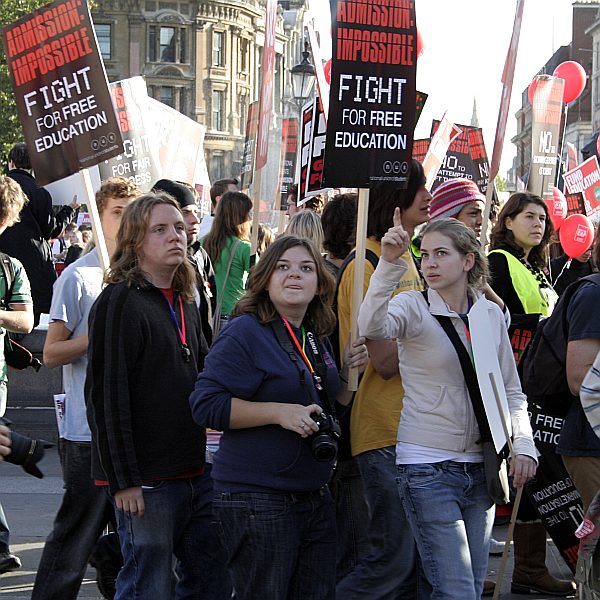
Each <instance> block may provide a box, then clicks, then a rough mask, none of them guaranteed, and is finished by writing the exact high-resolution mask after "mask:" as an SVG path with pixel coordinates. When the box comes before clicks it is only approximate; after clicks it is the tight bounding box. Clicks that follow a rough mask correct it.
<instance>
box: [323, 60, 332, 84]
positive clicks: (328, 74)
mask: <svg viewBox="0 0 600 600" xmlns="http://www.w3.org/2000/svg"><path fill="white" fill-rule="evenodd" d="M323 71H325V81H327V83H328V84H329V85H331V59H329V60H328V61H327V62H326V63H325V66H324V67H323Z"/></svg>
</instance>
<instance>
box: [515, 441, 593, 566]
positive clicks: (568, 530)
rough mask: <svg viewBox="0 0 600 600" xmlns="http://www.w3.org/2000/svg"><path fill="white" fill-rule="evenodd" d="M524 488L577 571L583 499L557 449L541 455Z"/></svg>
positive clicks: (560, 549)
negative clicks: (531, 478) (534, 473)
mask: <svg viewBox="0 0 600 600" xmlns="http://www.w3.org/2000/svg"><path fill="white" fill-rule="evenodd" d="M525 490H526V492H527V496H528V497H529V499H530V500H531V503H532V504H533V506H534V508H535V510H536V511H537V513H538V514H539V516H540V518H541V520H542V523H543V524H544V527H545V528H546V531H547V532H548V534H549V535H550V537H551V538H552V541H553V542H554V543H555V544H556V547H557V549H558V551H559V552H560V554H561V556H562V557H563V558H564V560H565V562H566V563H567V565H568V567H569V568H570V569H571V571H572V572H573V573H575V567H576V565H577V550H578V548H579V540H578V539H577V537H576V536H575V531H576V530H577V528H578V527H579V525H580V524H581V522H582V521H583V517H584V513H583V503H582V500H581V496H580V495H579V492H578V491H577V488H576V487H575V485H574V484H573V481H572V480H571V478H570V477H569V474H568V473H567V470H566V469H565V467H564V465H563V463H562V460H561V457H560V456H558V455H557V454H554V453H549V454H544V455H542V456H540V457H539V458H538V469H537V472H536V475H535V479H534V480H533V481H531V482H530V483H528V484H527V485H526V486H525Z"/></svg>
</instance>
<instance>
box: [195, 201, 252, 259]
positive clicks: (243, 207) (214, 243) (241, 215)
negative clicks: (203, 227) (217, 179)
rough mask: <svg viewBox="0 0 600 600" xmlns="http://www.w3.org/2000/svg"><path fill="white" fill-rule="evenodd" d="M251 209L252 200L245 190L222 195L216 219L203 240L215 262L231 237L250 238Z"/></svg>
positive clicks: (205, 247)
mask: <svg viewBox="0 0 600 600" xmlns="http://www.w3.org/2000/svg"><path fill="white" fill-rule="evenodd" d="M251 210H252V200H250V198H249V197H248V196H246V194H244V193H243V192H225V193H224V194H223V195H222V196H221V199H220V200H219V203H218V204H217V210H216V211H215V220H214V221H213V224H212V226H211V228H210V231H209V233H208V235H207V236H206V237H205V238H204V242H203V246H204V249H205V250H206V252H207V254H208V256H210V260H212V262H213V264H215V263H216V262H217V261H218V260H219V256H221V252H223V250H224V249H225V247H226V245H227V241H228V239H229V238H230V237H232V236H233V237H236V238H239V239H241V240H247V239H248V238H249V225H246V223H249V216H250V211H251Z"/></svg>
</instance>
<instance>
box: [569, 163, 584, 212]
mask: <svg viewBox="0 0 600 600" xmlns="http://www.w3.org/2000/svg"><path fill="white" fill-rule="evenodd" d="M573 168H575V167H573ZM565 199H566V201H567V216H569V215H586V214H587V213H586V211H585V200H584V198H583V194H582V193H581V192H577V193H575V194H568V193H567V194H565Z"/></svg>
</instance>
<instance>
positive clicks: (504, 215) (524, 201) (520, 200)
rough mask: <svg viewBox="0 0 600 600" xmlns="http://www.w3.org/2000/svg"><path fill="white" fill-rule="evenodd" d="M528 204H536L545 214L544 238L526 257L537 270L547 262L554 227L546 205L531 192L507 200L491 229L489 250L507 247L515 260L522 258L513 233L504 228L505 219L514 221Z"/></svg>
mask: <svg viewBox="0 0 600 600" xmlns="http://www.w3.org/2000/svg"><path fill="white" fill-rule="evenodd" d="M528 204H536V205H537V206H541V207H542V208H543V209H544V212H545V213H546V225H545V227H544V236H543V237H542V241H541V242H540V243H539V244H538V245H537V246H534V247H533V248H532V249H531V250H530V251H529V255H528V257H527V261H528V262H529V263H530V264H531V265H533V266H534V267H537V268H538V269H543V268H544V267H545V266H546V264H547V262H548V244H549V243H550V238H551V237H552V234H553V233H554V225H553V224H552V221H551V220H550V215H549V214H548V207H547V206H546V203H545V202H544V201H543V200H542V199H541V198H540V197H539V196H536V195H535V194H532V193H531V192H517V193H516V194H513V195H512V196H511V197H510V198H509V199H508V200H507V202H506V204H505V205H504V207H503V208H502V210H501V211H500V214H499V215H498V220H497V221H496V224H495V225H494V228H493V229H492V234H491V240H490V241H491V243H490V249H491V250H495V249H496V248H499V247H501V246H509V247H510V248H512V250H513V251H514V252H515V254H516V256H517V258H521V257H522V256H523V254H524V252H523V248H521V246H519V244H518V243H517V241H516V240H515V236H514V235H513V232H512V231H511V230H510V229H508V228H507V227H506V219H508V218H510V219H514V218H515V217H516V216H517V215H518V214H520V213H522V212H523V211H524V210H525V209H526V208H527V205H528Z"/></svg>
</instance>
